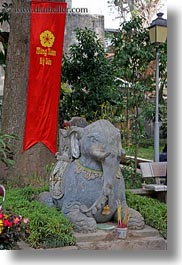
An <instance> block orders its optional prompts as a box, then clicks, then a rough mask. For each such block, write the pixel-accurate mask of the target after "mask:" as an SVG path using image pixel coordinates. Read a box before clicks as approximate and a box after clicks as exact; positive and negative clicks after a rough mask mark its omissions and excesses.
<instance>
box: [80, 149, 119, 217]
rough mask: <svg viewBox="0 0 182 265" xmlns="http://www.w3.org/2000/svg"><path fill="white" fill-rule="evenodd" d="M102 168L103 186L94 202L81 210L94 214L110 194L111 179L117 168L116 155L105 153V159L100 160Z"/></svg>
mask: <svg viewBox="0 0 182 265" xmlns="http://www.w3.org/2000/svg"><path fill="white" fill-rule="evenodd" d="M102 168H103V180H104V182H103V188H102V191H101V194H100V196H99V198H98V199H97V200H96V201H95V202H94V204H93V205H92V206H91V207H90V208H89V209H88V208H82V209H81V211H82V212H84V213H87V214H89V213H90V212H91V213H92V214H96V212H97V210H98V209H100V208H101V207H102V206H104V205H105V204H106V202H107V201H108V198H109V195H110V194H111V191H112V188H113V180H114V178H115V176H116V174H117V171H118V168H119V160H118V159H117V155H115V154H110V153H107V155H106V156H105V159H104V160H102Z"/></svg>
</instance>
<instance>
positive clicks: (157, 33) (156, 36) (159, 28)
mask: <svg viewBox="0 0 182 265" xmlns="http://www.w3.org/2000/svg"><path fill="white" fill-rule="evenodd" d="M162 16H163V13H158V14H157V18H156V19H154V20H153V21H152V23H151V25H150V27H149V28H148V29H149V35H150V41H151V44H153V45H154V46H155V47H156V90H155V125H154V161H155V162H159V45H160V44H162V43H165V41H166V37H167V20H166V19H164V18H162Z"/></svg>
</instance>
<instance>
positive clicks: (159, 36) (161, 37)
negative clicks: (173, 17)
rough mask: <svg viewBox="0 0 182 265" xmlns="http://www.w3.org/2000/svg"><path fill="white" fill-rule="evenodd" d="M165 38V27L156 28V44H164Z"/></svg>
mask: <svg viewBox="0 0 182 265" xmlns="http://www.w3.org/2000/svg"><path fill="white" fill-rule="evenodd" d="M166 37H167V28H166V27H160V26H157V27H156V42H157V43H164V42H165V41H166Z"/></svg>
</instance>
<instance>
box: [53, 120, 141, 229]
mask: <svg viewBox="0 0 182 265" xmlns="http://www.w3.org/2000/svg"><path fill="white" fill-rule="evenodd" d="M60 134H61V137H62V138H61V139H62V140H61V139H60V140H61V142H62V146H60V148H61V150H60V153H58V156H57V157H58V162H57V164H56V166H55V168H54V169H53V171H52V173H51V176H50V194H51V196H52V198H53V202H54V203H55V204H56V205H57V206H58V207H60V208H61V210H62V212H63V214H64V215H65V216H67V217H68V218H69V219H70V220H71V222H72V223H73V224H74V225H75V228H76V229H77V230H82V231H83V230H86V231H90V230H95V229H96V225H97V223H101V222H102V223H103V222H107V221H110V220H111V219H113V218H115V220H116V218H117V201H120V202H121V204H122V211H121V215H122V217H123V215H124V212H125V209H126V207H128V206H127V204H126V198H125V184H124V179H123V176H122V173H121V170H120V159H121V155H122V153H123V150H122V146H121V137H120V132H119V130H118V129H116V128H115V127H114V126H113V125H112V124H111V123H110V122H109V121H107V120H98V121H96V122H94V123H92V124H90V125H87V126H86V127H84V128H81V127H76V126H73V127H72V126H71V127H70V128H69V129H68V130H61V131H60ZM106 205H108V206H109V211H108V212H107V214H104V211H103V209H104V207H105V206H106ZM143 226H144V220H143V217H142V216H141V214H140V213H138V212H137V211H135V210H134V209H131V208H129V221H128V227H129V228H130V229H142V228H143Z"/></svg>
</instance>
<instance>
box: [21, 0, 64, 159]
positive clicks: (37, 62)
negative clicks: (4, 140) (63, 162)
mask: <svg viewBox="0 0 182 265" xmlns="http://www.w3.org/2000/svg"><path fill="white" fill-rule="evenodd" d="M65 19H66V3H58V2H45V1H43V2H35V1H32V3H31V25H30V65H29V78H28V96H27V110H26V121H25V132H24V145H23V151H25V150H27V149H29V148H30V147H32V146H33V145H35V144H36V143H38V142H42V143H43V144H44V145H46V146H47V147H48V148H49V149H50V151H51V152H52V153H54V154H55V153H56V135H57V122H58V102H59V92H60V78H61V64H62V50H63V40H64V27H65Z"/></svg>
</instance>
